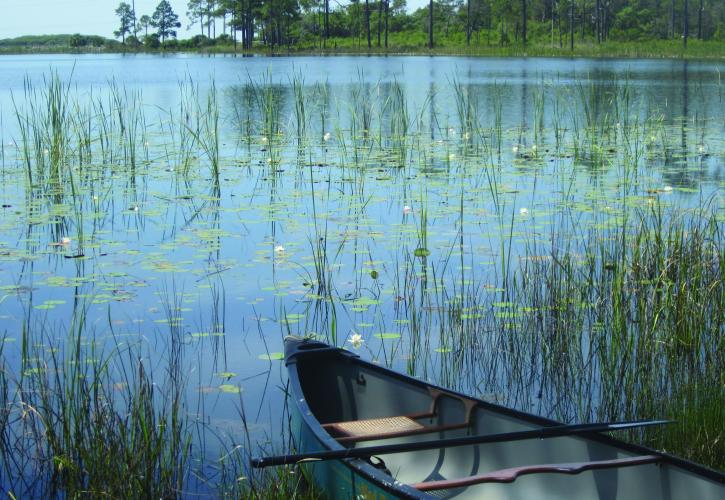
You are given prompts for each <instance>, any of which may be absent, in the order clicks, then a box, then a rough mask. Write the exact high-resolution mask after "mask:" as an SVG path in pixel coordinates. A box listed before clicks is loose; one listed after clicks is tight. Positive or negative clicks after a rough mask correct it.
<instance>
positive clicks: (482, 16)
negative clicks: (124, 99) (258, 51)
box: [114, 0, 725, 50]
mask: <svg viewBox="0 0 725 500" xmlns="http://www.w3.org/2000/svg"><path fill="white" fill-rule="evenodd" d="M187 9H188V10H187V12H186V17H187V19H188V20H189V25H188V26H187V28H188V29H193V30H196V29H198V34H195V35H193V36H192V37H191V38H190V39H188V40H185V41H182V43H183V44H185V45H187V46H194V47H203V46H208V45H214V44H225V43H230V44H231V43H233V44H234V45H235V46H236V45H237V44H240V45H241V47H242V48H243V49H246V50H249V49H252V48H253V46H257V45H261V46H267V47H270V48H275V47H283V46H288V47H292V46H299V47H311V46H319V47H321V48H326V47H333V46H335V47H336V46H337V45H338V44H340V45H342V46H346V45H347V46H349V45H356V46H357V47H359V48H363V49H364V48H368V49H372V48H374V47H380V48H388V46H389V44H390V40H391V39H392V38H394V39H395V45H396V46H400V45H405V46H411V47H415V46H419V47H420V46H427V47H429V48H433V47H435V46H436V45H438V44H446V45H450V44H457V45H471V44H476V45H479V44H483V43H485V44H488V45H499V46H508V45H519V46H524V47H525V46H526V45H527V44H529V43H537V44H550V45H551V46H559V47H562V48H564V47H570V48H571V49H572V50H573V49H574V47H575V44H576V43H580V42H586V43H602V42H606V41H610V40H612V41H647V40H666V39H681V40H682V43H683V45H684V46H685V47H686V46H687V42H688V39H692V38H697V39H699V40H725V2H724V1H723V0H435V1H434V0H428V5H427V6H425V7H422V8H420V9H418V10H416V11H413V12H408V11H407V9H406V1H405V0H348V3H346V4H341V3H338V2H335V3H334V4H333V5H331V4H330V0H189V1H188V4H187ZM116 15H117V16H118V18H119V20H120V26H119V28H118V30H116V31H115V32H114V35H115V36H116V37H117V38H120V39H121V41H122V43H124V44H126V45H140V44H144V45H146V46H148V47H152V48H155V47H159V46H162V47H164V46H178V44H179V42H178V41H177V34H178V32H177V30H178V29H179V28H181V26H182V25H181V22H180V21H179V16H178V14H177V13H175V12H174V10H173V8H172V6H171V4H170V3H169V2H168V1H167V0H161V2H160V3H159V4H158V5H157V6H156V9H155V10H154V12H153V13H152V14H151V15H142V16H140V17H138V18H137V16H136V11H135V5H134V2H133V1H132V2H131V3H130V4H129V3H127V2H121V3H120V4H119V6H118V7H117V8H116Z"/></svg>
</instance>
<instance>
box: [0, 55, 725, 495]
mask: <svg viewBox="0 0 725 500" xmlns="http://www.w3.org/2000/svg"><path fill="white" fill-rule="evenodd" d="M53 75H56V76H55V77H57V78H58V79H59V81H60V82H62V83H63V85H65V86H63V87H61V88H62V89H63V90H62V93H65V94H66V96H65V98H64V99H65V101H64V102H66V103H67V105H68V109H67V111H66V118H64V119H65V120H66V121H64V122H63V123H64V130H65V133H66V134H67V136H66V137H64V139H63V140H62V141H61V142H63V144H64V145H63V146H61V149H62V153H60V155H61V156H62V161H61V164H63V165H64V166H65V167H67V171H66V173H62V172H61V173H57V172H56V173H55V174H53V165H54V162H53V160H52V158H53V155H54V149H53V144H54V142H53V140H54V139H53V137H52V134H51V133H49V131H50V130H51V129H52V120H50V121H48V122H44V123H45V124H46V125H47V126H45V125H44V126H42V127H41V126H40V122H36V123H35V128H36V129H38V130H44V131H45V132H46V133H47V136H43V138H41V139H38V141H40V142H37V144H40V145H39V146H38V148H39V149H38V148H36V149H35V150H34V151H35V153H33V154H34V155H35V156H33V157H32V158H31V159H30V160H27V161H29V162H30V163H32V165H33V167H32V168H31V169H30V172H31V176H29V175H28V168H27V163H26V158H25V157H24V156H23V154H22V150H23V145H24V144H27V145H29V147H30V145H31V144H33V141H32V140H31V139H28V138H27V137H26V142H25V143H24V142H23V124H25V127H26V129H27V127H30V128H32V127H31V126H30V125H29V122H28V121H25V122H24V121H23V120H29V117H31V116H46V114H44V113H45V111H43V110H42V109H41V108H39V107H38V106H37V103H45V102H47V99H46V98H44V97H43V96H42V95H41V94H42V92H43V91H44V89H47V83H44V80H45V82H50V81H52V79H53V78H54V76H53ZM28 82H30V83H28ZM29 85H32V89H34V90H30V91H28V88H29ZM724 91H725V86H724V85H723V82H722V81H721V76H720V68H719V66H718V63H714V62H696V61H674V60H663V61H659V60H586V59H575V60H567V59H495V58H465V57H435V58H431V57H409V56H405V57H402V56H401V57H397V56H393V57H323V58H317V57H295V58H287V57H275V58H265V57H252V58H242V57H225V56H218V57H204V56H195V55H188V56H187V55H169V56H164V57H161V56H147V55H129V56H122V55H78V56H73V55H57V56H56V55H53V56H48V55H33V56H25V55H20V56H2V57H0V118H1V122H0V126H1V129H0V137H1V139H2V141H1V142H2V145H3V146H2V151H1V153H0V154H1V156H0V182H1V185H0V204H2V207H3V208H2V209H0V334H2V335H4V337H5V339H4V349H3V351H2V355H3V357H4V359H5V364H6V366H8V367H9V369H10V371H11V372H12V373H15V374H16V375H15V377H14V378H16V379H18V378H20V375H19V374H20V373H21V372H23V371H25V372H27V373H32V372H33V370H36V371H38V370H41V369H44V367H46V366H47V362H48V360H47V357H48V356H51V355H52V353H53V352H61V353H65V352H66V351H67V350H68V346H67V345H66V340H65V339H66V338H69V336H70V334H71V333H72V332H76V331H80V332H81V337H82V338H83V341H84V343H85V347H84V348H87V349H91V347H89V346H91V345H93V346H95V347H94V349H96V350H95V351H94V353H95V354H94V356H96V357H102V356H110V357H113V356H115V354H114V353H115V352H116V351H121V350H123V349H126V348H127V347H128V346H129V345H130V346H132V349H133V350H134V351H133V352H134V353H140V354H139V355H140V356H141V357H142V358H143V359H144V360H145V361H144V362H145V363H148V365H149V367H150V368H151V369H153V370H155V373H156V374H157V376H158V378H159V384H160V387H163V384H162V382H161V380H163V379H164V377H165V366H166V364H165V363H166V358H167V357H168V353H169V351H170V350H171V349H172V343H173V342H172V340H171V339H172V338H176V339H178V340H180V342H181V345H182V350H183V366H184V370H183V373H184V375H185V386H184V391H185V394H186V400H187V406H186V414H187V415H188V416H189V418H190V420H191V421H193V422H197V423H199V428H200V429H201V430H200V431H199V432H198V433H197V434H196V435H197V436H204V438H203V439H202V438H199V439H200V440H202V441H204V443H203V449H204V453H203V455H200V456H198V457H197V459H198V460H199V461H200V465H199V467H200V468H201V469H203V470H204V471H205V472H206V473H207V474H208V477H211V478H213V477H214V467H215V465H214V463H215V459H216V457H218V456H220V455H221V454H223V453H225V451H224V450H230V449H232V448H233V447H234V446H235V445H236V444H238V443H242V444H244V443H245V437H244V432H243V428H242V426H241V424H240V413H241V411H242V408H243V412H244V414H245V416H246V418H247V424H248V426H249V431H250V438H251V440H252V442H254V443H259V444H262V445H263V446H265V447H266V448H267V449H270V446H272V447H276V448H277V449H280V448H281V447H282V446H283V444H284V443H283V442H282V440H281V439H280V435H281V434H282V432H283V431H284V423H285V416H284V411H283V410H284V387H285V369H284V366H283V363H281V362H280V361H279V355H280V354H279V353H281V351H282V350H283V348H282V342H283V338H284V336H285V335H287V334H297V335H311V334H314V335H319V336H321V337H322V338H325V339H327V340H329V341H331V342H335V343H337V344H338V345H345V346H347V347H348V348H350V349H355V350H356V351H357V352H358V353H360V354H361V355H362V356H364V357H366V358H370V359H375V360H377V361H379V362H380V363H383V364H386V365H389V366H393V367H395V368H397V369H401V370H403V371H408V372H409V373H412V374H414V375H416V376H419V377H422V378H425V379H429V380H433V381H436V382H438V383H442V384H444V385H447V386H450V387H454V388H456V389H460V390H463V391H466V392H470V393H473V394H475V395H477V396H481V397H486V398H489V399H492V400H496V401H501V402H504V403H506V404H511V405H514V406H517V407H519V408H521V409H524V410H527V411H532V412H536V413H540V414H544V415H547V416H553V417H557V418H564V419H569V420H572V419H580V418H585V417H593V416H595V415H597V411H596V408H597V401H598V400H599V396H598V395H597V394H596V392H597V390H596V384H594V383H592V394H591V395H589V396H588V397H587V399H588V401H589V403H590V404H589V405H588V408H590V409H589V410H587V411H586V412H584V413H585V414H584V415H582V414H581V413H577V412H576V411H575V410H574V409H573V406H576V405H571V404H568V405H563V406H562V404H561V398H562V396H561V393H560V392H559V391H560V388H558V387H552V386H550V385H547V382H546V381H544V380H542V378H541V376H540V371H539V369H538V368H536V367H537V366H539V364H540V363H542V361H541V360H540V359H538V358H537V360H533V361H532V364H531V366H530V367H529V368H528V369H527V370H529V371H526V374H523V373H519V368H520V366H521V363H522V360H521V359H518V358H517V357H516V356H515V355H514V354H513V353H512V352H508V351H506V352H507V353H508V354H506V353H504V354H501V353H502V352H503V351H505V350H506V349H505V347H504V346H505V343H500V339H499V340H497V341H492V340H484V338H485V339H489V338H493V337H494V336H496V335H498V334H499V332H498V331H496V330H498V327H500V326H501V325H502V324H503V325H504V326H506V325H508V323H506V322H508V321H512V322H514V323H516V321H518V320H517V318H520V317H521V315H526V314H529V313H530V312H531V311H529V310H528V309H525V308H524V309H519V305H521V304H518V303H517V301H515V300H512V296H511V295H510V294H509V292H510V290H511V287H512V286H513V285H512V284H513V283H518V284H519V285H520V284H521V283H522V281H518V282H515V281H512V279H513V276H514V275H515V274H516V273H517V272H521V273H523V274H521V275H518V276H519V280H521V279H524V278H523V277H524V276H525V272H524V271H521V269H522V266H523V264H522V263H525V262H533V261H536V260H537V259H551V256H552V255H553V254H556V249H557V248H562V247H565V246H567V245H570V248H569V247H567V248H569V249H570V250H571V252H572V253H576V252H577V248H579V247H578V245H586V244H587V242H589V241H590V239H591V238H593V237H595V236H593V235H594V234H596V235H599V236H601V235H606V234H608V233H607V231H609V230H610V229H613V228H615V227H617V225H618V224H620V223H621V221H622V220H623V219H626V217H627V214H629V213H630V211H631V213H637V211H639V212H647V211H650V210H653V209H654V208H656V209H657V210H662V212H663V213H664V214H665V215H664V217H665V218H668V217H675V215H672V214H676V213H679V211H684V210H687V209H694V208H699V209H701V210H702V209H703V207H706V208H705V211H707V212H708V213H714V214H715V217H716V220H717V221H719V223H720V224H722V222H723V207H724V204H723V198H722V188H723V183H724V181H725V163H724V162H725V102H724V101H723V92H724ZM33 92H35V94H33ZM33 95H35V97H33ZM210 98H211V99H212V101H209V99H210ZM33 103H36V108H35V110H34V109H33V107H32V106H33ZM300 105H301V106H302V107H303V108H304V113H303V112H302V111H301V108H300ZM212 108H213V109H214V110H218V112H219V121H218V132H217V133H216V134H213V133H212V130H213V129H214V127H216V126H217V125H214V120H213V119H212V118H213V116H214V113H209V110H210V109H212ZM18 115H19V116H20V117H21V119H20V120H18ZM101 116H104V118H101ZM300 120H301V122H300ZM122 123H123V125H121V124H122ZM300 123H302V124H303V125H304V126H303V127H301V126H300ZM104 127H109V128H104ZM40 135H41V136H42V135H43V134H40ZM213 137H216V138H217V139H218V141H219V142H218V158H219V159H218V163H217V164H216V166H215V160H214V159H213V156H214V155H213V154H212V153H213V151H214V148H215V146H214V144H213V142H214V139H213ZM83 139H87V144H86V143H83ZM82 144H85V146H86V147H84V146H82ZM32 147H35V146H32ZM31 149H32V148H31ZM210 151H211V152H212V153H210ZM84 154H85V156H84ZM42 158H48V160H47V161H48V166H47V170H42V171H43V172H44V173H42V174H39V172H40V171H41V169H40V167H38V164H39V163H43V161H45V160H42ZM45 168H46V167H43V169H45ZM30 177H32V178H30ZM653 207H654V208H653ZM522 307H523V305H522ZM489 316H490V318H489ZM81 317H82V318H84V321H85V322H84V323H83V324H82V325H79V323H78V318H81ZM491 318H493V319H491ZM502 322H503V323H502ZM589 327H591V325H582V327H581V328H589ZM467 329H472V330H467ZM462 330H466V331H475V332H476V335H477V336H478V337H477V338H475V339H472V340H471V339H470V337H469V336H468V334H466V335H464V337H466V338H467V339H468V340H467V341H466V342H467V343H465V345H464V344H462V343H461V340H460V339H461V338H462V337H461V334H453V333H451V332H455V331H459V332H460V331H462ZM24 332H32V335H30V336H28V337H26V335H27V334H26V333H24ZM449 334H450V337H449ZM354 335H359V336H360V338H361V340H362V344H361V345H359V346H357V347H355V346H353V345H352V343H351V342H350V341H349V339H350V337H351V336H354ZM31 337H32V342H30V341H27V342H26V341H24V340H23V339H24V338H25V339H26V340H27V339H28V338H31ZM356 338H357V337H356ZM91 339H93V340H94V342H91ZM469 342H470V343H469ZM119 346H121V347H119ZM25 349H30V350H32V351H33V353H34V354H33V355H32V356H31V355H27V352H26V353H25V354H24V352H23V351H24V350H25ZM587 349H588V348H585V349H584V351H586V350H587ZM496 353H498V354H496ZM585 354H586V353H585ZM24 356H25V362H24V361H23V360H24ZM89 356H90V355H89ZM28 359H29V360H30V361H29V364H28ZM491 359H495V360H496V363H495V365H488V364H486V362H487V361H486V360H491ZM131 364H133V363H131ZM28 370H30V371H28ZM514 372H517V373H518V375H516V374H514ZM512 374H513V375H512ZM512 378H513V379H518V382H517V383H516V384H513V385H512ZM595 378H596V377H595ZM514 385H515V388H514V389H515V390H514V389H512V387H514ZM542 394H543V396H542ZM270 443H271V444H270ZM198 449H201V448H196V450H198ZM212 483H213V480H212ZM197 487H198V488H199V489H201V490H204V488H206V486H201V485H197V486H194V488H197Z"/></svg>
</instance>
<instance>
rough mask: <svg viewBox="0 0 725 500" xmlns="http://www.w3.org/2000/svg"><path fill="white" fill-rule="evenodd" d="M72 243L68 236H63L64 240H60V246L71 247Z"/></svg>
mask: <svg viewBox="0 0 725 500" xmlns="http://www.w3.org/2000/svg"><path fill="white" fill-rule="evenodd" d="M70 241H71V240H70V238H69V237H67V236H63V237H62V238H61V239H60V244H61V245H64V246H65V245H70Z"/></svg>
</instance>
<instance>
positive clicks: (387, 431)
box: [322, 387, 478, 444]
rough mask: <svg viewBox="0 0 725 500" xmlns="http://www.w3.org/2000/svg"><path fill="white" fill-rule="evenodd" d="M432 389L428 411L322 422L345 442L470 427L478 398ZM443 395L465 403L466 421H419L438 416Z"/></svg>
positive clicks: (337, 438)
mask: <svg viewBox="0 0 725 500" xmlns="http://www.w3.org/2000/svg"><path fill="white" fill-rule="evenodd" d="M428 392H429V393H430V396H431V404H430V408H429V409H428V411H426V412H422V413H410V414H407V415H394V416H389V417H379V418H371V419H364V420H350V421H346V422H331V423H327V424H322V427H323V428H324V429H325V430H326V431H327V432H328V433H330V434H331V435H332V436H333V437H334V438H335V439H336V440H337V441H338V442H339V443H341V444H344V443H358V442H361V441H375V440H379V439H391V438H397V437H405V436H413V435H416V434H427V433H431V432H443V431H450V430H454V429H463V428H465V427H470V425H471V422H472V420H473V410H474V409H475V408H476V406H477V405H478V401H476V400H473V399H467V398H463V397H460V396H458V395H457V394H451V393H449V392H445V391H441V390H439V389H435V388H433V387H428ZM442 397H448V398H452V399H455V400H457V401H460V402H461V404H463V408H464V412H465V418H464V421H463V422H459V423H455V424H444V425H423V424H421V423H419V422H416V421H417V420H421V419H426V418H433V417H435V416H436V414H437V408H438V404H439V402H440V399H441V398H442Z"/></svg>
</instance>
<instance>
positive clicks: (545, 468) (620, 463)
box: [411, 455, 662, 491]
mask: <svg viewBox="0 0 725 500" xmlns="http://www.w3.org/2000/svg"><path fill="white" fill-rule="evenodd" d="M660 461H662V457H660V456H658V455H639V456H634V457H626V458H617V459H613V460H600V461H593V462H575V463H563V464H538V465H524V466H522V467H511V468H508V469H500V470H496V471H492V472H486V473H484V474H478V475H475V476H468V477H462V478H456V479H442V480H438V481H427V482H423V483H416V484H411V486H412V487H413V488H415V489H417V490H420V491H437V490H450V489H454V488H464V487H467V486H473V485H476V484H483V483H512V482H514V481H515V480H516V479H517V478H518V477H519V476H524V475H527V474H545V473H549V474H552V473H553V474H579V473H581V472H584V471H588V470H600V469H614V468H617V467H631V466H635V465H645V464H653V463H657V462H660Z"/></svg>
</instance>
